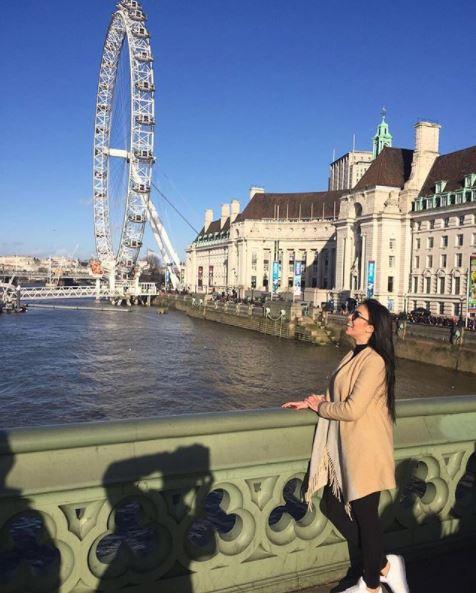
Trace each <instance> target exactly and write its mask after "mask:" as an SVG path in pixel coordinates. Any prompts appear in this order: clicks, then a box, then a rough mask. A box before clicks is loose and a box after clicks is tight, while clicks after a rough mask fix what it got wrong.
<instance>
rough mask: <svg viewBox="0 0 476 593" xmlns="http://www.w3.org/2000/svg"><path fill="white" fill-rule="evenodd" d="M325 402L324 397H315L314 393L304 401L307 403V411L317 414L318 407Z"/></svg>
mask: <svg viewBox="0 0 476 593" xmlns="http://www.w3.org/2000/svg"><path fill="white" fill-rule="evenodd" d="M325 400H326V396H325V395H316V394H314V393H311V395H309V396H308V397H306V399H305V400H304V401H305V402H306V403H307V407H308V408H309V409H311V410H313V411H314V412H317V411H318V410H319V406H320V405H321V403H322V402H323V401H325Z"/></svg>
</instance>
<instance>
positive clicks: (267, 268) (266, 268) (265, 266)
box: [263, 259, 269, 272]
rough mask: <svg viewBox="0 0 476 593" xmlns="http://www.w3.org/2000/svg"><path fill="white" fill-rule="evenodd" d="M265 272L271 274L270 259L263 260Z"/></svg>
mask: <svg viewBox="0 0 476 593" xmlns="http://www.w3.org/2000/svg"><path fill="white" fill-rule="evenodd" d="M263 272H269V259H264V260H263Z"/></svg>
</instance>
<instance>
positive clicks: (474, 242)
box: [471, 233, 476, 247]
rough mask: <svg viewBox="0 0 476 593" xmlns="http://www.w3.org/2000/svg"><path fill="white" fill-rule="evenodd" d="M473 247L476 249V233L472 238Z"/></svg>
mask: <svg viewBox="0 0 476 593" xmlns="http://www.w3.org/2000/svg"><path fill="white" fill-rule="evenodd" d="M471 245H472V246H473V247H476V233H473V234H472V237H471Z"/></svg>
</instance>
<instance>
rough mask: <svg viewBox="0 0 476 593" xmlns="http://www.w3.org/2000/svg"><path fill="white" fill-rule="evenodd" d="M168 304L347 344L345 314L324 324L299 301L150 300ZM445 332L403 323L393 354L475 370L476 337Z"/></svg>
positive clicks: (267, 330) (273, 331)
mask: <svg viewBox="0 0 476 593" xmlns="http://www.w3.org/2000/svg"><path fill="white" fill-rule="evenodd" d="M152 304H153V305H155V306H160V307H164V306H165V307H170V308H172V309H175V310H177V311H181V312H183V313H186V314H187V315H189V316H190V317H194V318H200V319H206V320H208V321H214V322H216V323H222V324H225V325H232V326H235V327H241V328H243V329H247V330H251V331H256V332H260V333H263V334H267V335H272V336H277V337H280V338H285V339H288V340H299V341H305V342H309V343H312V344H315V345H329V344H331V343H336V344H339V345H341V346H350V347H351V346H352V341H351V340H350V339H349V338H348V337H347V335H346V334H345V317H344V316H341V315H328V318H327V323H326V325H325V326H323V325H321V324H320V323H318V322H316V321H315V320H313V319H312V318H311V317H306V316H304V315H303V314H302V311H301V307H300V305H299V304H290V303H282V302H272V303H267V304H266V306H265V307H264V308H263V307H254V306H252V305H245V304H235V303H221V302H205V301H204V300H203V297H201V296H189V295H187V296H183V295H160V296H158V297H156V299H155V300H154V301H153V303H152ZM447 335H448V334H447V332H445V331H442V330H441V329H440V328H433V327H413V326H411V325H409V326H408V331H406V332H405V333H404V334H401V335H399V336H395V351H396V354H397V357H398V358H404V359H407V360H412V361H415V362H424V363H426V364H432V365H437V366H439V367H443V368H447V369H452V370H455V371H462V372H466V373H473V374H476V337H474V336H473V335H472V334H468V335H467V338H466V340H465V341H464V342H463V344H460V345H453V344H450V343H449V341H445V339H446V340H447V339H448V338H447Z"/></svg>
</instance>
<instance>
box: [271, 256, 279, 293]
mask: <svg viewBox="0 0 476 593" xmlns="http://www.w3.org/2000/svg"><path fill="white" fill-rule="evenodd" d="M280 273H281V265H280V263H279V262H278V261H274V262H273V292H276V291H277V290H278V286H279V276H280Z"/></svg>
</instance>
